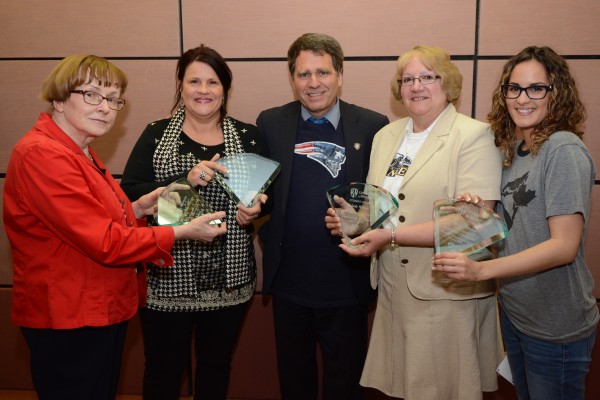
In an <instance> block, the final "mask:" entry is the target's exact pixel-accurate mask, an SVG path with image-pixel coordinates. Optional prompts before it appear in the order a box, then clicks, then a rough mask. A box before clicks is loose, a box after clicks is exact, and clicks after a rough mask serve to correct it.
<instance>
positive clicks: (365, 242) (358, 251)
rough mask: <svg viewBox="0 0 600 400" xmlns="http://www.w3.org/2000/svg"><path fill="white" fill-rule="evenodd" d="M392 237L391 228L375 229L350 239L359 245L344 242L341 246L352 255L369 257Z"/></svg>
mask: <svg viewBox="0 0 600 400" xmlns="http://www.w3.org/2000/svg"><path fill="white" fill-rule="evenodd" d="M390 238H391V233H390V230H389V229H373V230H371V231H368V232H366V233H363V234H362V235H360V236H358V237H355V238H354V239H352V240H351V241H350V243H352V244H353V245H354V246H357V247H355V248H352V247H349V246H347V245H346V244H345V243H343V242H342V244H340V245H339V247H340V248H341V249H342V250H344V251H345V252H346V253H348V254H350V255H351V256H355V257H369V256H371V255H373V254H375V253H376V252H377V251H378V250H379V249H381V248H382V247H383V246H385V245H386V244H389V243H390Z"/></svg>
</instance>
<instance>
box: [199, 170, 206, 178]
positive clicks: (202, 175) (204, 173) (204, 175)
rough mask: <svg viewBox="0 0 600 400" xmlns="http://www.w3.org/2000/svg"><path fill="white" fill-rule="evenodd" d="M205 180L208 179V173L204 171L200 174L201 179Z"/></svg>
mask: <svg viewBox="0 0 600 400" xmlns="http://www.w3.org/2000/svg"><path fill="white" fill-rule="evenodd" d="M204 178H206V171H202V173H201V174H200V179H202V180H204Z"/></svg>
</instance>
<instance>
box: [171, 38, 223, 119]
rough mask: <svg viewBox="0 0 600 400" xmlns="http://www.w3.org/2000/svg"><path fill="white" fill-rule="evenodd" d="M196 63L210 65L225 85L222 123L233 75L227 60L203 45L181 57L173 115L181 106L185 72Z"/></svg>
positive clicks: (221, 110) (177, 73) (221, 113)
mask: <svg viewBox="0 0 600 400" xmlns="http://www.w3.org/2000/svg"><path fill="white" fill-rule="evenodd" d="M195 61H198V62H202V63H205V64H208V65H209V66H210V67H211V68H212V69H213V70H214V71H215V73H216V74H217V76H218V77H219V80H220V81H221V84H222V85H223V104H221V109H220V121H219V122H221V123H222V122H223V118H225V116H226V115H227V101H228V99H229V89H230V88H231V82H232V81H233V74H232V73H231V70H230V69H229V66H228V65H227V62H225V59H224V58H223V57H222V56H221V55H220V54H219V53H217V51H216V50H214V49H211V48H210V47H207V46H205V45H203V44H201V45H200V46H198V47H195V48H193V49H189V50H188V51H186V52H185V53H183V55H182V56H181V57H179V61H178V62H177V69H176V72H175V74H176V77H177V82H176V84H175V102H174V104H173V108H171V113H174V112H175V110H177V109H178V108H179V107H180V106H181V104H180V102H181V89H182V87H183V78H184V76H185V71H186V70H187V68H188V67H189V66H190V64H191V63H193V62H195Z"/></svg>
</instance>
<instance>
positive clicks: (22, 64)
mask: <svg viewBox="0 0 600 400" xmlns="http://www.w3.org/2000/svg"><path fill="white" fill-rule="evenodd" d="M55 64H56V61H2V62H0V82H2V83H1V85H2V92H3V96H0V173H1V172H6V167H7V165H8V158H9V157H10V152H11V151H12V148H13V147H14V146H15V143H17V141H18V140H19V139H20V138H21V136H23V135H24V134H25V133H26V132H27V131H28V130H29V129H31V127H32V126H33V124H35V121H36V120H37V117H38V116H39V114H40V112H42V111H48V109H49V105H48V103H46V102H45V101H42V100H40V99H39V98H38V96H39V94H40V88H41V86H42V81H43V80H44V78H45V77H46V76H47V75H48V74H49V73H50V71H51V70H52V67H53V66H54V65H55Z"/></svg>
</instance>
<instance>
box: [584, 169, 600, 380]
mask: <svg viewBox="0 0 600 400" xmlns="http://www.w3.org/2000/svg"><path fill="white" fill-rule="evenodd" d="M596 168H599V167H598V165H596ZM598 226H600V186H599V185H596V186H594V189H593V190H592V205H591V210H590V220H589V221H588V225H587V231H586V238H585V262H586V264H587V266H588V268H589V269H590V271H591V272H592V276H593V277H594V283H595V284H596V286H595V287H594V297H596V299H600V246H598V243H600V229H598ZM599 343H600V342H599ZM596 347H600V346H596ZM599 372H600V370H599ZM599 385H600V383H599Z"/></svg>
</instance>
